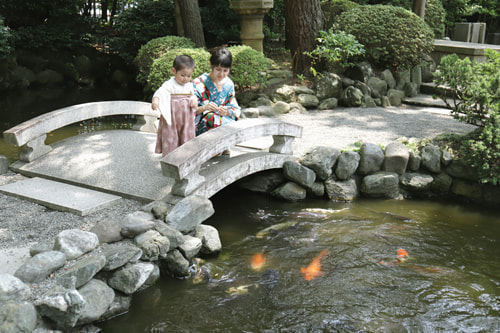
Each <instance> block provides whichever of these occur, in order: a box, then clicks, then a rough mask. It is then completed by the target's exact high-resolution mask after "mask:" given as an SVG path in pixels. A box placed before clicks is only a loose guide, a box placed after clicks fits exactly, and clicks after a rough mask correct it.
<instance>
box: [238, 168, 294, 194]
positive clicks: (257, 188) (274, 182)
mask: <svg viewBox="0 0 500 333" xmlns="http://www.w3.org/2000/svg"><path fill="white" fill-rule="evenodd" d="M247 178H248V177H247ZM286 181H287V179H286V178H285V175H283V172H281V171H275V170H268V171H264V172H260V173H258V174H256V175H254V176H252V177H250V178H249V180H244V181H242V182H241V183H239V186H240V187H241V188H244V189H246V190H249V191H252V192H258V193H269V192H271V191H272V190H274V189H275V188H276V187H278V186H279V185H280V184H283V183H284V182H286Z"/></svg>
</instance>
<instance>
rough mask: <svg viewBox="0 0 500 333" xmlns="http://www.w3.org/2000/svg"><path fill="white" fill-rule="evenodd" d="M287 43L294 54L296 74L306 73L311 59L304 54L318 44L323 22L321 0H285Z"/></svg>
mask: <svg viewBox="0 0 500 333" xmlns="http://www.w3.org/2000/svg"><path fill="white" fill-rule="evenodd" d="M284 7H285V29H286V44H287V48H288V49H289V50H290V53H291V56H292V68H293V71H294V72H295V73H296V74H305V73H306V72H307V71H308V70H309V67H311V59H310V58H309V57H308V56H306V55H304V52H305V51H311V50H313V49H314V47H315V45H316V38H317V37H318V32H319V30H320V29H321V26H322V23H323V13H322V11H321V6H320V0H307V1H303V0H285V6H284Z"/></svg>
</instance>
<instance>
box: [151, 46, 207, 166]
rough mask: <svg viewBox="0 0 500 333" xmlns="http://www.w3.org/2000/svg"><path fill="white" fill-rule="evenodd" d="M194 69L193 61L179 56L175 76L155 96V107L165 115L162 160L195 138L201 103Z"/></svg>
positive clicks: (160, 137) (158, 148)
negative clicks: (196, 118)
mask: <svg viewBox="0 0 500 333" xmlns="http://www.w3.org/2000/svg"><path fill="white" fill-rule="evenodd" d="M194 68H195V63H194V60H193V58H191V57H190V56H187V55H179V56H177V57H176V58H175V60H174V63H173V67H172V74H173V75H174V76H173V77H171V78H170V80H168V81H165V82H164V83H163V84H162V86H161V87H160V88H159V89H158V90H157V91H156V92H155V93H154V95H153V100H152V103H151V107H152V109H153V110H158V111H160V113H161V115H160V124H159V126H158V134H157V136H156V149H155V152H156V153H157V154H162V157H163V156H165V155H167V154H168V153H170V152H171V151H172V150H174V149H175V148H177V147H179V146H180V145H182V144H183V143H186V142H187V141H189V140H191V139H192V138H194V137H195V128H194V116H195V112H196V106H197V104H198V100H197V98H196V97H195V96H194V86H193V84H192V83H191V77H192V76H193V71H194Z"/></svg>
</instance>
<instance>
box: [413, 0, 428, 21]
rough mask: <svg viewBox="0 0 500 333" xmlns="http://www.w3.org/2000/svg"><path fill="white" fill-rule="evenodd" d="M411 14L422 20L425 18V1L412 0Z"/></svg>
mask: <svg viewBox="0 0 500 333" xmlns="http://www.w3.org/2000/svg"><path fill="white" fill-rule="evenodd" d="M413 12H414V13H415V14H417V16H420V18H421V19H422V20H423V19H424V16H425V0H413Z"/></svg>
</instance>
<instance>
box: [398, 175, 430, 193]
mask: <svg viewBox="0 0 500 333" xmlns="http://www.w3.org/2000/svg"><path fill="white" fill-rule="evenodd" d="M433 181H434V178H433V177H432V176H431V175H427V174H422V173H415V172H407V173H405V174H404V175H403V176H401V185H402V186H403V188H404V189H406V190H408V191H410V192H424V191H427V190H429V189H430V188H431V184H432V182H433Z"/></svg>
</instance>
